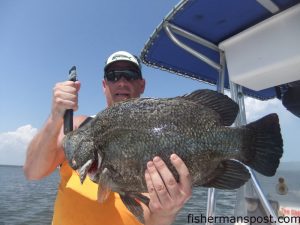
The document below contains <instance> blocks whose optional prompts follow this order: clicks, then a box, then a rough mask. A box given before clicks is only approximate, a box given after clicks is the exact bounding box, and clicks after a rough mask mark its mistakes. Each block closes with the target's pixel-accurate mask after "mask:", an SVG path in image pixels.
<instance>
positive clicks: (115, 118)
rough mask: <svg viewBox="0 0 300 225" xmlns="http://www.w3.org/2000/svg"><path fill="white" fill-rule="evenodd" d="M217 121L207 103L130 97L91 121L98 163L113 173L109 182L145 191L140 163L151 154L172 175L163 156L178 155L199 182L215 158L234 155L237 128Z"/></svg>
mask: <svg viewBox="0 0 300 225" xmlns="http://www.w3.org/2000/svg"><path fill="white" fill-rule="evenodd" d="M179 118H181V119H179ZM219 120H220V118H219V116H218V115H217V114H216V113H215V112H214V111H212V110H210V109H209V108H205V107H202V106H198V105H195V104H193V103H191V102H187V101H184V100H183V99H180V98H178V99H172V100H170V99H136V100H134V101H128V102H125V103H123V104H120V105H118V106H117V107H112V108H109V109H107V110H105V111H104V112H103V113H100V114H99V115H97V117H96V119H95V121H94V124H93V125H92V126H93V127H94V142H95V146H97V147H96V148H97V149H98V151H101V152H102V153H103V155H104V158H105V160H104V162H103V165H102V166H103V168H108V169H109V171H117V173H118V174H117V176H115V177H114V176H113V177H111V179H112V181H113V183H115V184H118V185H117V186H118V187H119V188H120V189H121V190H122V191H125V192H126V191H136V192H145V191H146V190H147V189H146V184H145V182H144V172H145V169H146V163H147V162H148V161H149V160H151V159H153V157H154V156H160V157H161V158H162V159H163V160H164V161H165V162H166V163H167V165H168V167H169V168H170V169H172V172H173V173H174V174H177V173H176V171H175V170H174V168H173V166H172V165H171V163H170V160H169V157H170V155H171V154H172V153H176V154H178V155H179V157H181V158H182V159H183V161H184V162H188V163H187V166H188V168H189V170H190V173H191V175H192V178H193V182H196V181H198V180H203V182H204V183H205V181H206V180H207V179H208V178H207V177H209V174H210V171H213V170H214V169H215V168H216V167H217V165H218V164H219V162H220V161H221V160H224V159H230V158H238V152H237V151H234V150H235V149H238V148H239V147H240V145H241V138H242V137H241V131H240V130H236V129H231V128H226V127H221V126H220V123H219ZM99 127H101V128H102V129H96V128H99ZM104 127H105V129H103V128H104ZM224 140H230V141H227V142H225V143H224ZM101 181H102V182H103V180H101V176H100V181H99V182H100V183H101ZM104 182H105V181H104ZM128 184H130V185H128ZM115 191H116V190H115Z"/></svg>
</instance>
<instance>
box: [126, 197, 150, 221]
mask: <svg viewBox="0 0 300 225" xmlns="http://www.w3.org/2000/svg"><path fill="white" fill-rule="evenodd" d="M130 195H132V194H130ZM130 195H129V194H126V193H125V194H120V197H121V199H122V201H123V203H124V205H125V206H126V208H127V209H128V210H129V211H130V212H131V213H132V214H133V215H134V216H135V217H136V218H137V219H138V221H139V222H140V223H142V224H144V223H145V220H144V211H143V208H142V206H141V204H140V203H138V202H137V201H136V200H135V198H134V197H131V196H130ZM132 196H135V195H134V194H133V195H132ZM144 197H146V196H144ZM138 199H140V198H138ZM142 202H143V201H142Z"/></svg>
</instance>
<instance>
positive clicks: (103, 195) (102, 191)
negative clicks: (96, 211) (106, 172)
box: [97, 184, 111, 203]
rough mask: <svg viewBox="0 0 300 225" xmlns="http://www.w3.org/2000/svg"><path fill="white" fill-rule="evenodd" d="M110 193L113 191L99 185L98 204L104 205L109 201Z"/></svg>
mask: <svg viewBox="0 0 300 225" xmlns="http://www.w3.org/2000/svg"><path fill="white" fill-rule="evenodd" d="M110 192H111V189H110V188H109V187H108V186H106V185H102V184H99V185H98V194H97V200H98V202H99V203H104V202H105V201H106V200H107V199H108V196H109V194H110Z"/></svg>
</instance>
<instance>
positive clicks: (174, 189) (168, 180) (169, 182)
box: [153, 156, 180, 199]
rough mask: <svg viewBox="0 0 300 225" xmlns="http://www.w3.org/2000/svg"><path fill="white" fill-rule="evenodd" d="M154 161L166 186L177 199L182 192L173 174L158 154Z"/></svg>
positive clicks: (172, 196)
mask: <svg viewBox="0 0 300 225" xmlns="http://www.w3.org/2000/svg"><path fill="white" fill-rule="evenodd" d="M153 162H154V165H155V167H156V169H157V171H158V173H159V174H160V176H161V178H162V180H163V182H164V184H165V186H166V187H167V190H168V193H169V194H170V197H171V198H173V199H175V197H176V196H178V195H179V194H180V190H179V187H178V184H177V182H176V180H175V178H174V176H173V174H172V173H171V171H170V170H169V168H168V167H167V165H166V164H165V162H164V161H163V160H162V159H161V158H159V157H157V156H156V157H154V159H153Z"/></svg>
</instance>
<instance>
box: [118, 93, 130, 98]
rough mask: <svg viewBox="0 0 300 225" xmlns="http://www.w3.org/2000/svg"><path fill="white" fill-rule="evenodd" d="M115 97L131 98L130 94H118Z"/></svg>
mask: <svg viewBox="0 0 300 225" xmlns="http://www.w3.org/2000/svg"><path fill="white" fill-rule="evenodd" d="M115 96H116V97H117V98H126V99H127V98H130V94H129V93H116V94H115Z"/></svg>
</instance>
